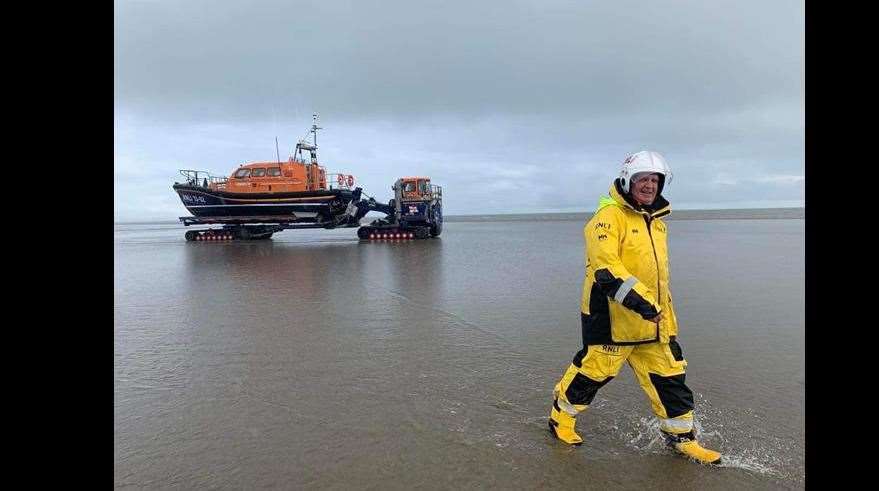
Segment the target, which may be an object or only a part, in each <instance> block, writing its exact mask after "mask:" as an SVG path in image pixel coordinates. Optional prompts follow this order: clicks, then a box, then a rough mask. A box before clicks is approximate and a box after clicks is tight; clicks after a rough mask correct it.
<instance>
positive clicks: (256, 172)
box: [250, 167, 266, 177]
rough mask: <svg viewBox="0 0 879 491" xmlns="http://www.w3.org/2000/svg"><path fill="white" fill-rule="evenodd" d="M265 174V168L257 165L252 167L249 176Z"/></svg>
mask: <svg viewBox="0 0 879 491" xmlns="http://www.w3.org/2000/svg"><path fill="white" fill-rule="evenodd" d="M265 175H266V170H265V168H263V167H258V168H256V169H253V174H251V175H250V177H263V176H265Z"/></svg>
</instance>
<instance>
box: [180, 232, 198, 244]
mask: <svg viewBox="0 0 879 491" xmlns="http://www.w3.org/2000/svg"><path fill="white" fill-rule="evenodd" d="M183 236H184V237H186V240H187V241H188V242H192V241H194V240H195V238H196V237H198V232H196V231H195V230H187V231H186V233H185V234H184V235H183Z"/></svg>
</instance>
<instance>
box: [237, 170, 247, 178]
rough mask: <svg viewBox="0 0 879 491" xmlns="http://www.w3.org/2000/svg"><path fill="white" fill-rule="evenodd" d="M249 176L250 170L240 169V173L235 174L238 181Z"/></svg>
mask: <svg viewBox="0 0 879 491" xmlns="http://www.w3.org/2000/svg"><path fill="white" fill-rule="evenodd" d="M248 176H250V169H238V171H237V172H235V177H237V178H238V179H244V178H245V177H248Z"/></svg>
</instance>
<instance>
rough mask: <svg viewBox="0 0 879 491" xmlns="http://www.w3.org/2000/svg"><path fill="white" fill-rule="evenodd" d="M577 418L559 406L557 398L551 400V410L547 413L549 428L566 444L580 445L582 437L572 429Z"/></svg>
mask: <svg viewBox="0 0 879 491" xmlns="http://www.w3.org/2000/svg"><path fill="white" fill-rule="evenodd" d="M576 423H577V420H576V419H575V418H574V417H573V416H571V415H570V414H568V413H566V412H564V411H562V410H561V409H560V408H559V404H558V399H556V400H553V401H552V412H550V413H549V430H550V431H552V433H553V435H555V436H556V438H558V439H559V440H561V441H563V442H565V443H567V444H568V445H580V444H582V443H583V439H582V438H580V435H578V434H577V432H575V431H574V425H575V424H576Z"/></svg>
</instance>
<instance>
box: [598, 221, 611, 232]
mask: <svg viewBox="0 0 879 491" xmlns="http://www.w3.org/2000/svg"><path fill="white" fill-rule="evenodd" d="M599 229H603V230H610V224H609V223H605V222H598V223H596V224H595V230H599Z"/></svg>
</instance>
